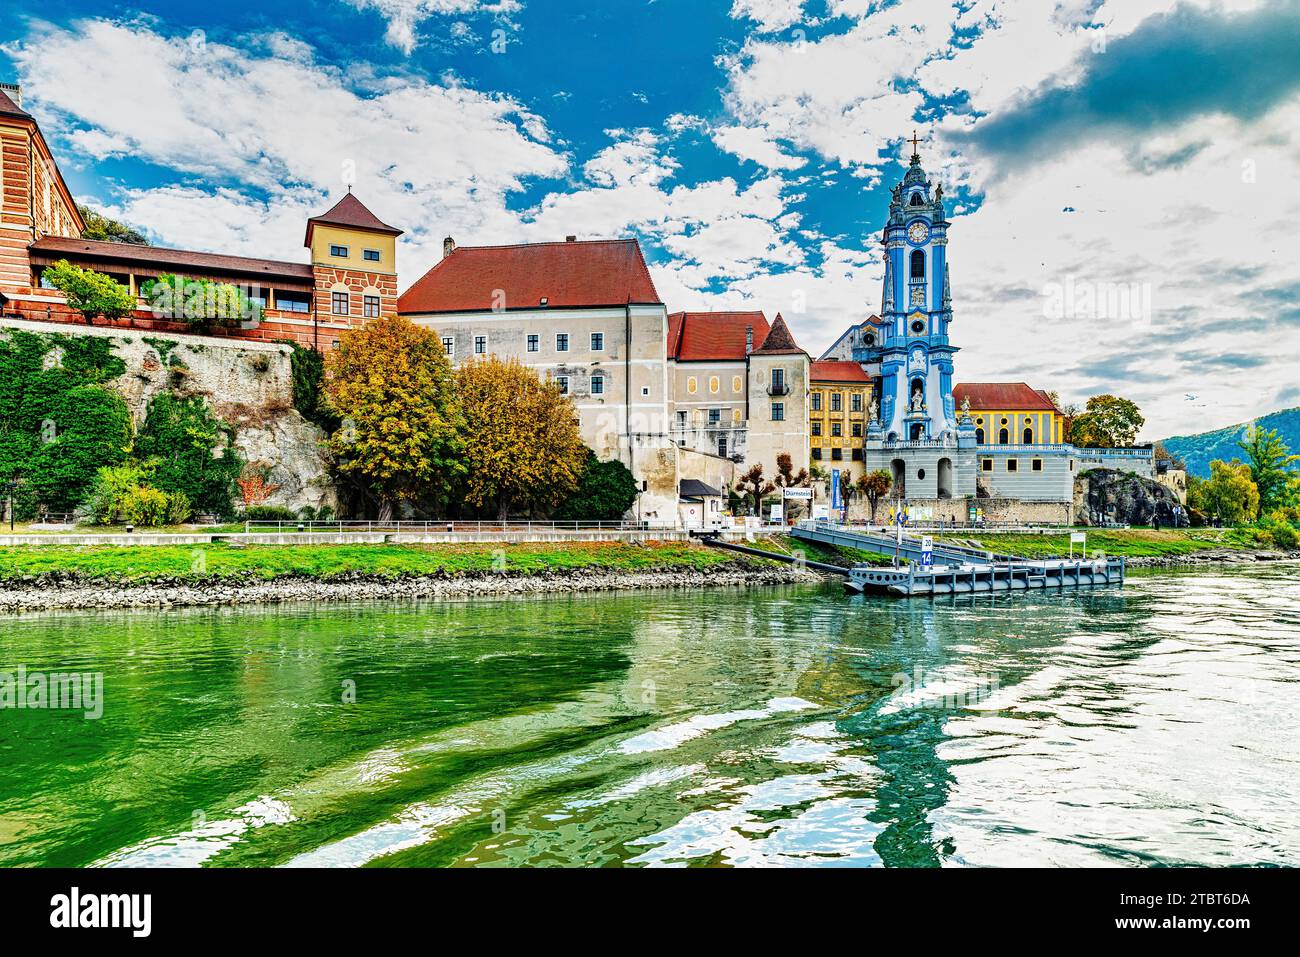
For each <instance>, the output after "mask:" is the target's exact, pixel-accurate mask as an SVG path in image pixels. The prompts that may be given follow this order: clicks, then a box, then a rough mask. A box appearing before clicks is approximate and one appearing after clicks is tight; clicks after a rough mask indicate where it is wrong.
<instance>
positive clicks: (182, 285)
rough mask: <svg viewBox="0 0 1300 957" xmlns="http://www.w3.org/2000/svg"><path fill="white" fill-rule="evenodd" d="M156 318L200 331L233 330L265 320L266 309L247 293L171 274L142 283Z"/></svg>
mask: <svg viewBox="0 0 1300 957" xmlns="http://www.w3.org/2000/svg"><path fill="white" fill-rule="evenodd" d="M140 295H141V296H143V297H144V298H145V299H148V300H149V305H150V308H152V309H153V312H154V315H156V316H160V317H162V318H166V319H171V320H175V321H180V322H187V323H189V324H190V325H191V326H193V327H195V328H198V329H206V328H208V327H210V326H223V327H227V328H229V327H231V326H237V325H239V324H240V323H242V322H251V323H256V322H259V321H261V318H262V308H261V307H260V306H259V305H257V303H255V302H253V301H252V300H251V299H249V298H248V296H247V294H246V293H245V292H244V290H242V289H240V288H239V287H238V286H234V285H231V284H230V283H225V282H214V281H213V280H211V279H192V278H190V277H189V276H177V275H176V274H174V273H167V274H165V275H162V276H159V277H157V278H156V279H148V280H145V281H144V282H143V283H141V284H140Z"/></svg>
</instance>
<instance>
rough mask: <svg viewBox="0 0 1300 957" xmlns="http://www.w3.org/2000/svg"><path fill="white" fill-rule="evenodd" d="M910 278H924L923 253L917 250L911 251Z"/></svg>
mask: <svg viewBox="0 0 1300 957" xmlns="http://www.w3.org/2000/svg"><path fill="white" fill-rule="evenodd" d="M912 278H913V279H924V278H925V253H923V252H922V251H921V250H919V249H914V250H912Z"/></svg>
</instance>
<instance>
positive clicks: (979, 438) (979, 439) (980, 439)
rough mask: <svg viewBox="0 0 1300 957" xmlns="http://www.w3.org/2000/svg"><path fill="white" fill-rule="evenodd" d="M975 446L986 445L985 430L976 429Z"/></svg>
mask: <svg viewBox="0 0 1300 957" xmlns="http://www.w3.org/2000/svg"><path fill="white" fill-rule="evenodd" d="M975 444H976V445H983V444H984V430H983V429H976V430H975Z"/></svg>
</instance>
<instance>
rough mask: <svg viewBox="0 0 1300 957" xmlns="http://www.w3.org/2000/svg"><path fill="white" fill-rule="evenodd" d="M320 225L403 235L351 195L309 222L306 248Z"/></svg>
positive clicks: (305, 242)
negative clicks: (312, 233) (316, 227)
mask: <svg viewBox="0 0 1300 957" xmlns="http://www.w3.org/2000/svg"><path fill="white" fill-rule="evenodd" d="M318 223H319V224H321V225H323V226H347V227H349V228H350V229H368V230H370V231H371V232H375V233H387V234H388V235H389V236H400V235H402V231H401V230H400V229H398V228H397V227H396V226H389V225H388V224H387V223H385V222H383V221H381V220H380V219H379V217H378V216H376V215H375V214H374V213H372V212H371V211H370V210H368V209H366V207H365V204H364V203H362V202H361V200H359V199H357V198H356V197H355V196H353V195H352V194H351V193H348V194H347V195H346V196H344V197H343V198H342V199H340V200H339V201H338V202H337V203H335V204H334V205H333V206H331V207H330V208H329V209H328V210H326V211H325V212H323V213H321V214H320V215H319V216H313V217H312V218H311V219H309V220H307V238H306V239H305V240H303V245H304V246H310V245H311V231H312V227H313V226H315V225H316V224H318Z"/></svg>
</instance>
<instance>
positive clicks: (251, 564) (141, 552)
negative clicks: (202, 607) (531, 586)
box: [0, 542, 763, 581]
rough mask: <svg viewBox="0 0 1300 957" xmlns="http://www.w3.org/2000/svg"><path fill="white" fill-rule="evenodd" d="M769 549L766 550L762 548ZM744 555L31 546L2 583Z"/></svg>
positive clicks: (574, 565) (566, 565)
mask: <svg viewBox="0 0 1300 957" xmlns="http://www.w3.org/2000/svg"><path fill="white" fill-rule="evenodd" d="M760 547H763V546H760ZM740 558H741V556H738V555H735V554H732V553H730V552H724V551H721V550H715V549H711V548H706V547H705V546H702V545H696V544H694V543H687V542H652V543H646V544H633V543H623V542H573V543H567V542H566V543H556V544H552V543H539V544H526V545H499V546H498V545H490V544H467V545H248V546H243V547H240V546H232V545H228V544H218V545H202V546H190V545H136V546H112V545H84V546H75V545H68V546H62V545H27V546H13V547H5V548H0V580H3V579H5V578H13V577H17V576H21V575H40V574H43V573H47V572H71V573H76V574H81V575H86V576H92V577H105V578H115V579H129V580H137V581H147V580H149V579H155V578H194V579H200V578H204V577H213V576H225V575H237V576H254V577H260V578H275V577H276V576H280V575H295V574H296V575H314V576H317V577H322V578H324V577H329V576H334V575H343V574H347V573H349V572H361V573H365V574H378V575H392V576H397V575H427V574H435V573H446V574H449V575H458V574H465V573H472V572H482V571H490V570H496V569H504V570H506V571H511V572H544V571H548V570H561V569H581V568H590V569H604V570H610V571H637V570H648V569H663V570H674V571H677V570H682V571H684V570H690V569H707V568H715V567H718V566H722V565H727V564H731V563H735V562H736V561H737V560H738V559H740Z"/></svg>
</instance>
